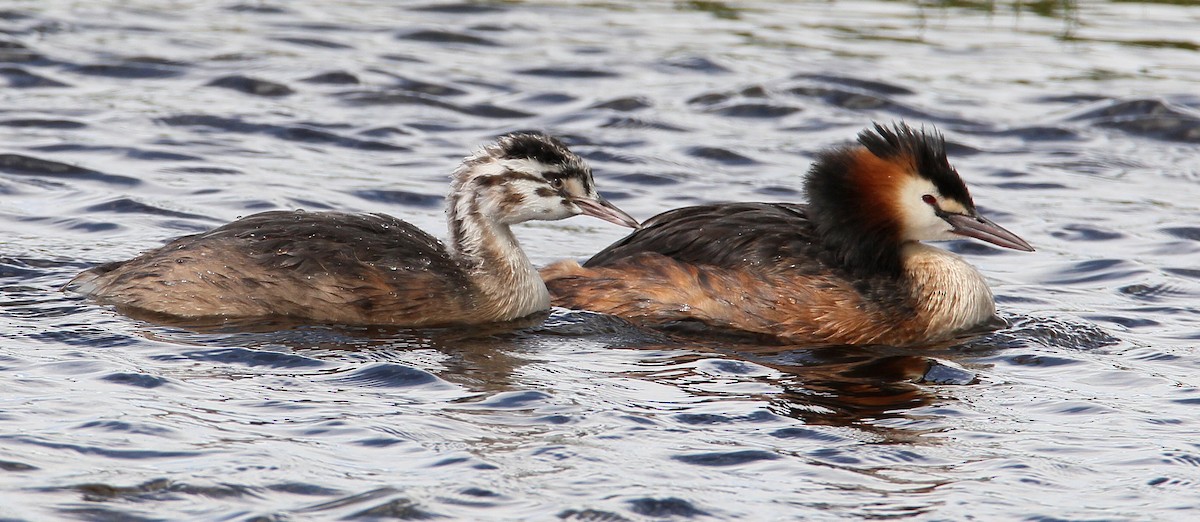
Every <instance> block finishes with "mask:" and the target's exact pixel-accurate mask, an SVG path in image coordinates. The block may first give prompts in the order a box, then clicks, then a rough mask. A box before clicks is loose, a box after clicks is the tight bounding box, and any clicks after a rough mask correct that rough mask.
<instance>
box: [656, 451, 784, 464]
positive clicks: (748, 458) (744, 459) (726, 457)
mask: <svg viewBox="0 0 1200 522" xmlns="http://www.w3.org/2000/svg"><path fill="white" fill-rule="evenodd" d="M671 458H672V459H675V460H678V461H680V462H685V463H687V464H692V465H694V466H710V467H725V466H740V465H742V464H749V463H751V462H755V461H759V460H775V459H778V458H779V456H778V455H776V454H774V453H771V452H769V451H763V450H741V451H728V452H712V453H692V454H688V455H674V456H672V457H671Z"/></svg>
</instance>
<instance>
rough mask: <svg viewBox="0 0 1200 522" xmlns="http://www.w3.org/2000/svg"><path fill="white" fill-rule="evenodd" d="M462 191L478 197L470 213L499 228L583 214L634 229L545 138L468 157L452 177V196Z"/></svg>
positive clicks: (506, 142)
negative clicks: (485, 218)
mask: <svg viewBox="0 0 1200 522" xmlns="http://www.w3.org/2000/svg"><path fill="white" fill-rule="evenodd" d="M465 191H472V192H475V193H477V194H479V195H480V196H482V197H478V198H476V200H475V201H476V202H477V204H478V208H477V209H473V210H475V211H478V212H479V213H481V214H483V215H484V216H487V217H488V218H490V219H492V220H493V221H495V222H497V223H500V224H504V225H512V224H516V223H521V222H524V221H530V220H535V219H537V220H546V221H553V220H558V219H564V218H568V217H571V216H577V215H580V214H585V215H589V216H593V217H597V218H600V219H603V220H605V221H608V222H610V223H615V224H617V225H622V226H627V227H633V228H637V227H638V222H637V220H635V219H633V218H632V217H630V216H629V214H626V213H625V212H624V211H622V210H621V209H619V208H617V207H616V206H614V205H613V204H612V203H609V202H608V201H607V200H605V199H604V198H603V197H601V196H600V194H599V193H597V192H596V184H595V182H593V181H592V171H591V169H590V168H588V166H587V164H586V163H584V161H583V159H582V158H580V157H579V156H577V155H575V153H573V152H571V151H570V150H569V149H567V147H566V146H565V145H563V144H562V142H560V141H558V140H557V139H555V138H553V137H551V136H546V135H544V134H536V133H514V134H508V135H505V136H502V137H500V138H499V139H497V140H496V142H495V143H493V144H491V145H489V146H487V147H485V148H483V149H482V150H480V151H479V152H478V153H476V154H475V155H474V156H472V157H470V158H467V159H466V161H464V162H463V164H462V166H460V167H459V168H458V170H456V171H455V173H454V180H453V184H452V186H451V197H454V196H455V195H456V194H462V193H464V192H465ZM452 204H453V202H452Z"/></svg>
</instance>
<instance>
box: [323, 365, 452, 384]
mask: <svg viewBox="0 0 1200 522" xmlns="http://www.w3.org/2000/svg"><path fill="white" fill-rule="evenodd" d="M440 380H441V379H438V378H437V376H435V375H433V374H432V373H429V372H427V371H424V370H418V369H416V368H413V367H411V366H404V365H401V364H395V363H377V364H372V365H370V366H366V367H364V368H359V369H357V370H354V371H353V372H350V374H349V375H345V376H342V377H337V378H334V379H330V381H331V382H337V383H342V384H353V385H356V386H368V387H373V388H404V387H409V386H421V385H425V384H430V383H434V382H439V381H440Z"/></svg>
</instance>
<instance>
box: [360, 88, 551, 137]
mask: <svg viewBox="0 0 1200 522" xmlns="http://www.w3.org/2000/svg"><path fill="white" fill-rule="evenodd" d="M342 97H343V99H345V100H346V102H348V103H353V104H357V105H424V106H428V107H436V108H439V109H446V110H450V111H454V112H458V113H462V114H468V115H471V116H479V117H481V118H498V119H515V118H528V117H530V116H533V114H532V113H528V112H522V111H518V110H515V109H506V108H504V107H497V106H495V105H492V104H488V103H480V104H475V105H455V104H453V103H449V102H445V101H442V100H438V99H434V98H431V97H429V96H428V95H419V94H408V93H398V92H355V93H348V94H343V95H342ZM412 126H413V127H414V128H417V127H418V126H417V125H415V124H414V125H412ZM451 130H453V128H451Z"/></svg>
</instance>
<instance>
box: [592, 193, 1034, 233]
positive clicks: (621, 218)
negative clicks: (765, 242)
mask: <svg viewBox="0 0 1200 522" xmlns="http://www.w3.org/2000/svg"><path fill="white" fill-rule="evenodd" d="M571 203H574V204H576V205H578V206H579V208H580V210H583V213H584V214H585V215H588V216H592V217H595V218H600V219H603V220H605V221H607V222H609V223H613V224H616V225H621V226H623V227H629V228H642V225H640V224H638V222H637V220H636V219H633V217H632V216H630V215H629V214H626V213H625V211H624V210H621V209H619V208H617V206H616V205H613V204H612V203H609V202H608V200H607V199H604V198H603V197H600V196H596V199H592V198H582V197H574V198H571ZM1014 237H1016V236H1014Z"/></svg>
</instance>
